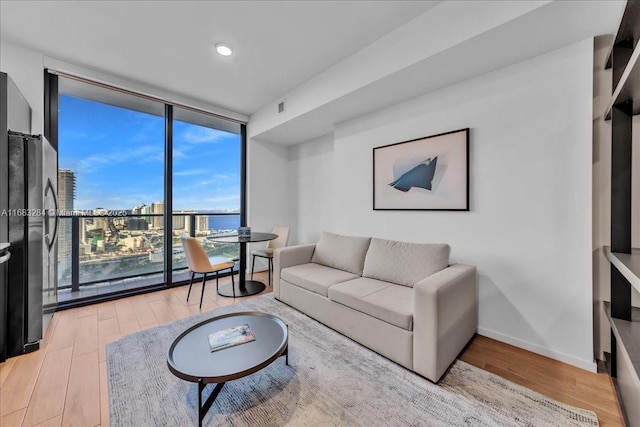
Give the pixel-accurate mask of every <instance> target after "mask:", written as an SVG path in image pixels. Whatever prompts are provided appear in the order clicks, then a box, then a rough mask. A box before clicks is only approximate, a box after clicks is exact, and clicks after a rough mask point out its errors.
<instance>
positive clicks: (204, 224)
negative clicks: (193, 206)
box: [196, 215, 209, 231]
mask: <svg viewBox="0 0 640 427" xmlns="http://www.w3.org/2000/svg"><path fill="white" fill-rule="evenodd" d="M196 231H209V217H208V216H205V215H201V216H197V217H196Z"/></svg>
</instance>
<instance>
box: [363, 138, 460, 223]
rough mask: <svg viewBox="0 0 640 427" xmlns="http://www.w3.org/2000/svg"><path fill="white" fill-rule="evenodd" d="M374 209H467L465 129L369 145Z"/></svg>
mask: <svg viewBox="0 0 640 427" xmlns="http://www.w3.org/2000/svg"><path fill="white" fill-rule="evenodd" d="M373 209H374V210H463V211H466V210H469V129H468V128H467V129H461V130H456V131H453V132H447V133H443V134H438V135H433V136H428V137H425V138H420V139H413V140H410V141H404V142H398V143H395V144H390V145H385V146H381V147H376V148H374V149H373Z"/></svg>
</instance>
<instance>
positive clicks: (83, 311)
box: [78, 305, 98, 318]
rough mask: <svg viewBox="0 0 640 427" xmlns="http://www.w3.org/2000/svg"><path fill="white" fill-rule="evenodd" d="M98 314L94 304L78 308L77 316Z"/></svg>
mask: <svg viewBox="0 0 640 427" xmlns="http://www.w3.org/2000/svg"><path fill="white" fill-rule="evenodd" d="M97 315H98V307H96V306H95V305H88V306H86V307H79V308H78V318H81V317H88V316H97Z"/></svg>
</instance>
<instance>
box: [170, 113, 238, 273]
mask: <svg viewBox="0 0 640 427" xmlns="http://www.w3.org/2000/svg"><path fill="white" fill-rule="evenodd" d="M172 129H173V138H172V148H173V149H172V160H173V161H172V167H173V175H172V189H173V191H172V201H173V219H172V225H173V235H174V237H173V241H172V243H173V247H174V252H173V263H172V264H173V269H174V271H175V272H174V276H173V277H174V281H175V280H176V279H186V274H187V271H186V260H185V258H184V253H183V252H182V251H181V246H180V239H179V236H180V235H181V234H187V235H190V236H193V237H196V238H197V239H198V240H199V241H200V242H201V243H202V246H203V247H204V249H205V251H206V252H207V254H208V255H209V258H210V260H211V261H212V262H213V263H217V262H224V261H229V260H237V259H238V257H239V253H238V245H234V244H220V243H216V242H213V241H212V240H211V237H214V236H216V235H225V234H232V233H235V232H236V230H237V228H238V227H239V226H240V194H241V191H240V181H241V180H240V174H241V168H240V153H241V144H242V141H241V137H240V125H239V124H237V123H232V122H228V121H225V120H222V119H219V118H217V117H212V116H210V115H206V114H202V113H199V112H195V111H191V110H187V109H184V108H178V107H175V108H174V109H173V126H172Z"/></svg>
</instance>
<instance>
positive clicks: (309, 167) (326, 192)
mask: <svg viewBox="0 0 640 427" xmlns="http://www.w3.org/2000/svg"><path fill="white" fill-rule="evenodd" d="M289 159H290V161H289V175H290V176H291V177H292V179H290V182H289V188H288V190H289V194H290V198H289V203H290V206H291V209H292V212H293V213H294V214H293V215H291V216H292V236H291V237H292V239H291V241H292V242H295V243H309V242H317V241H318V239H319V238H320V233H321V231H322V230H331V229H333V223H332V217H333V213H334V211H333V209H334V206H333V197H332V196H333V195H332V193H333V179H334V172H333V134H329V135H325V136H322V137H320V138H318V139H315V140H312V141H308V142H306V143H303V144H299V145H296V146H294V147H291V149H290V150H289ZM337 214H338V215H339V214H340V213H339V212H338V213H337Z"/></svg>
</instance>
